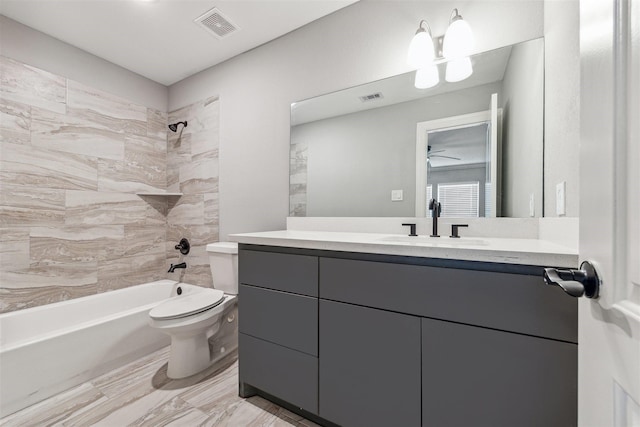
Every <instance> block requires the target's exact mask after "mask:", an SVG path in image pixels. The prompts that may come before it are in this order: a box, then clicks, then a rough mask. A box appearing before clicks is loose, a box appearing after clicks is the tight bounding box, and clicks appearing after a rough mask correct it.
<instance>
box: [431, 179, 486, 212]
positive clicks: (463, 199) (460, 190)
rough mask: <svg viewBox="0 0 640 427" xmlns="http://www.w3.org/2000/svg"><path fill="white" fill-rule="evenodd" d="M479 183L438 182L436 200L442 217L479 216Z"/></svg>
mask: <svg viewBox="0 0 640 427" xmlns="http://www.w3.org/2000/svg"><path fill="white" fill-rule="evenodd" d="M479 189H480V183H479V182H478V181H476V182H465V183H451V184H438V201H439V202H440V203H441V205H442V214H441V216H442V217H452V218H477V217H478V216H479V209H478V208H479V205H480V203H479Z"/></svg>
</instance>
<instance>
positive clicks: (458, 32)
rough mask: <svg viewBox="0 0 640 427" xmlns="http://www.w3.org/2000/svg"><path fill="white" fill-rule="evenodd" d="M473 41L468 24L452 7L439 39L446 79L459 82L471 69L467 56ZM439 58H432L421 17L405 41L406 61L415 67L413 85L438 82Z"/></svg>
mask: <svg viewBox="0 0 640 427" xmlns="http://www.w3.org/2000/svg"><path fill="white" fill-rule="evenodd" d="M424 26H426V29H425V28H424ZM474 43H475V42H474V38H473V32H472V31H471V27H470V26H469V24H468V23H467V22H466V21H465V20H464V19H462V15H460V13H459V12H458V9H457V8H454V9H453V10H452V11H451V16H450V18H449V27H448V28H447V31H446V33H445V35H444V40H443V42H442V55H443V56H444V59H446V60H447V61H448V62H447V70H446V72H445V80H446V81H448V82H452V83H453V82H459V81H461V80H464V79H466V78H467V77H469V76H470V75H471V74H472V73H473V66H472V65H471V58H469V56H470V55H471V53H472V52H473V47H474ZM442 59H443V58H436V52H435V49H434V44H433V37H432V34H431V27H430V26H429V24H428V23H427V21H425V20H424V19H423V20H422V21H420V24H419V25H418V30H417V31H416V34H415V35H414V36H413V39H412V40H411V43H410V44H409V53H408V55H407V63H408V64H409V65H410V66H411V67H412V68H415V69H417V71H416V77H415V83H414V85H415V87H416V88H418V89H427V88H430V87H433V86H435V85H437V84H438V83H439V81H440V76H439V75H438V67H437V65H436V62H441V60H442Z"/></svg>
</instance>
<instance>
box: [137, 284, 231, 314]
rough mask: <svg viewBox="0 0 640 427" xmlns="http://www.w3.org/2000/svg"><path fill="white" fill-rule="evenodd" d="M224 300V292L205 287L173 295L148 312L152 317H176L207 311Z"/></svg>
mask: <svg viewBox="0 0 640 427" xmlns="http://www.w3.org/2000/svg"><path fill="white" fill-rule="evenodd" d="M223 300H224V292H222V291H221V290H219V289H206V290H204V291H202V292H196V293H194V294H189V295H181V296H177V297H173V298H171V299H169V300H167V301H165V302H163V303H160V304H159V305H157V306H155V307H154V308H152V309H151V311H150V312H149V316H151V318H153V319H178V318H180V317H186V316H191V315H192V314H198V313H201V312H203V311H207V310H209V309H211V308H213V307H215V306H217V305H219V304H220V303H221V302H222V301H223Z"/></svg>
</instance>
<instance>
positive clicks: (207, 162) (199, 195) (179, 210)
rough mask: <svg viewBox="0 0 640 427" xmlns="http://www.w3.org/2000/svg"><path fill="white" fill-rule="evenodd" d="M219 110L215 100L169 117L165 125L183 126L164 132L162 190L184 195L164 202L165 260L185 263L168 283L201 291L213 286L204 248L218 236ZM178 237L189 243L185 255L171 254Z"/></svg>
mask: <svg viewBox="0 0 640 427" xmlns="http://www.w3.org/2000/svg"><path fill="white" fill-rule="evenodd" d="M219 109H220V106H219V102H218V99H217V98H215V97H214V98H208V99H205V100H203V101H200V102H196V103H194V104H191V105H188V106H186V107H184V108H181V109H179V110H176V111H172V112H170V113H169V123H176V122H182V121H186V122H187V127H183V126H182V125H180V126H179V127H178V132H176V133H174V132H171V131H169V132H168V140H167V145H168V155H167V191H170V192H181V193H183V195H182V196H181V197H180V198H177V199H171V200H170V201H169V213H168V216H167V258H168V260H167V261H168V262H172V263H176V262H180V261H185V262H186V263H187V268H186V270H176V272H175V273H172V274H170V275H169V278H170V279H173V280H180V281H183V282H187V283H193V284H197V285H201V286H211V285H212V279H211V270H210V267H209V257H208V255H207V252H206V245H207V244H208V243H212V242H217V241H218V236H219V220H218V217H219V215H218V206H219V205H218V168H219V165H218V147H219V142H218V141H219V140H218V138H219V121H220V119H219V117H220V113H219ZM182 237H186V238H187V239H189V242H190V243H191V252H190V253H189V255H187V256H180V253H179V252H178V251H176V250H175V249H174V246H175V244H176V243H177V242H179V241H180V239H181V238H182Z"/></svg>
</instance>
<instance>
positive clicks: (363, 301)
mask: <svg viewBox="0 0 640 427" xmlns="http://www.w3.org/2000/svg"><path fill="white" fill-rule="evenodd" d="M320 297H321V298H325V299H330V300H335V301H343V302H349V303H353V304H359V305H364V306H369V307H376V308H383V309H387V310H393V311H398V312H401V313H409V314H415V315H418V316H424V317H431V318H436V319H443V320H451V321H455V322H460V323H469V324H473V325H478V326H485V327H489V328H495V329H501V330H505V331H513V332H519V333H524V334H530V335H536V336H542V337H549V338H554V339H559V340H563V341H570V342H577V315H578V311H577V310H578V306H577V302H576V299H575V298H569V297H568V296H567V295H565V294H564V293H563V292H562V290H561V289H559V288H557V287H551V286H547V285H545V284H544V281H543V279H542V277H541V276H540V277H537V276H525V275H519V274H510V273H498V272H489V271H475V270H461V269H453V268H441V267H426V266H418V265H407V264H390V263H382V262H372V261H357V260H348V259H336V258H321V259H320Z"/></svg>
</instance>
